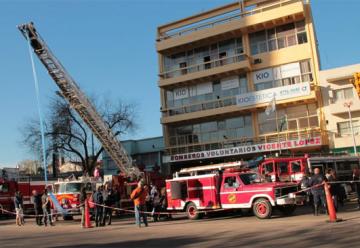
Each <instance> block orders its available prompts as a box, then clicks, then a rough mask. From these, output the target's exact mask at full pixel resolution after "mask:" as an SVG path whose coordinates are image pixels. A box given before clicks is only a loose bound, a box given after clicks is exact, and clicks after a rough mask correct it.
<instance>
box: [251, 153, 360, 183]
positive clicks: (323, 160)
mask: <svg viewBox="0 0 360 248" xmlns="http://www.w3.org/2000/svg"><path fill="white" fill-rule="evenodd" d="M359 167H360V157H357V156H313V157H309V156H307V155H305V156H303V157H275V158H265V159H264V160H263V161H262V162H261V163H260V164H259V166H258V169H259V173H260V174H261V175H263V176H264V177H265V178H267V179H268V180H269V181H273V182H278V181H280V182H297V183H298V182H300V181H301V179H302V178H303V176H304V175H305V174H306V173H311V172H313V170H314V168H319V169H320V171H321V172H322V173H323V174H325V173H326V171H327V170H328V169H333V170H335V172H336V173H337V175H338V179H340V180H351V175H352V170H353V169H354V168H359Z"/></svg>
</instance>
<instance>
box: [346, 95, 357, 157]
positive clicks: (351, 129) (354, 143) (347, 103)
mask: <svg viewBox="0 0 360 248" xmlns="http://www.w3.org/2000/svg"><path fill="white" fill-rule="evenodd" d="M352 104H353V103H352V101H349V102H344V107H346V108H348V113H349V120H350V131H351V135H352V138H353V145H354V154H355V155H357V151H356V141H355V134H354V129H353V124H352V118H351V110H350V107H351V105H352Z"/></svg>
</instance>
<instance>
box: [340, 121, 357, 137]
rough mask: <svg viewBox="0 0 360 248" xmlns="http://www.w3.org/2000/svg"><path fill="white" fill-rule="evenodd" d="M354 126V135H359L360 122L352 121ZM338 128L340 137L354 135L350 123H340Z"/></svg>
mask: <svg viewBox="0 0 360 248" xmlns="http://www.w3.org/2000/svg"><path fill="white" fill-rule="evenodd" d="M352 125H353V131H354V135H357V134H359V130H360V126H359V121H352ZM337 127H338V133H339V135H340V136H347V135H352V134H351V127H350V121H345V122H338V123H337Z"/></svg>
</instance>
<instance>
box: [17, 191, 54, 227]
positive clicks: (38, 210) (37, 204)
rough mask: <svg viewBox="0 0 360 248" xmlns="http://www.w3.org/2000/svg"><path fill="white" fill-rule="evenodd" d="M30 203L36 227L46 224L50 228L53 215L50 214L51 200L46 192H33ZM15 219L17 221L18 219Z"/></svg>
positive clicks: (52, 224)
mask: <svg viewBox="0 0 360 248" xmlns="http://www.w3.org/2000/svg"><path fill="white" fill-rule="evenodd" d="M21 201H22V200H21ZM31 202H32V204H33V205H34V210H35V216H36V217H35V220H36V224H37V225H38V226H41V225H43V224H44V225H45V226H48V224H49V225H50V226H54V223H53V215H52V213H51V200H50V196H49V195H48V190H47V189H44V192H43V193H42V194H40V193H39V192H37V191H36V190H33V191H32V197H31ZM21 212H22V211H21ZM16 218H17V219H18V217H16Z"/></svg>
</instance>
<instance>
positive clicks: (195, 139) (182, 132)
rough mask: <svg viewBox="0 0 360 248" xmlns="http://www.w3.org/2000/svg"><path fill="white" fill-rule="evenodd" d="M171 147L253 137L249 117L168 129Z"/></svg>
mask: <svg viewBox="0 0 360 248" xmlns="http://www.w3.org/2000/svg"><path fill="white" fill-rule="evenodd" d="M169 135H170V137H169V142H170V145H171V146H177V145H188V144H195V143H207V142H221V141H225V140H227V141H228V140H239V139H242V138H244V137H252V136H253V127H252V118H251V115H245V116H238V117H235V118H229V119H223V120H219V121H212V122H203V123H197V124H193V125H183V126H177V127H169Z"/></svg>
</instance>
